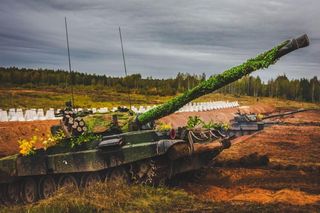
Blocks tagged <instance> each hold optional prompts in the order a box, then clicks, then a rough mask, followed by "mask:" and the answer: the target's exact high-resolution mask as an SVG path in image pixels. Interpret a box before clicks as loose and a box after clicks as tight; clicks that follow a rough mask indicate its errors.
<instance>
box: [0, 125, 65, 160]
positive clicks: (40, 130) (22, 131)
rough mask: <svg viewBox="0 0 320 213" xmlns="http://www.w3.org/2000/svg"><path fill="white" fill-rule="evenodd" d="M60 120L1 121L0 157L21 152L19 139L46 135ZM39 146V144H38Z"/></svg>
mask: <svg viewBox="0 0 320 213" xmlns="http://www.w3.org/2000/svg"><path fill="white" fill-rule="evenodd" d="M58 123H59V121H57V120H51V121H32V122H30V121H25V122H0V157H1V156H6V155H11V154H15V153H18V152H19V145H18V140H19V139H27V140H30V139H31V137H32V136H34V135H36V136H38V137H45V136H46V135H47V134H48V133H49V132H50V127H51V126H52V125H56V124H58ZM36 146H37V147H39V144H36Z"/></svg>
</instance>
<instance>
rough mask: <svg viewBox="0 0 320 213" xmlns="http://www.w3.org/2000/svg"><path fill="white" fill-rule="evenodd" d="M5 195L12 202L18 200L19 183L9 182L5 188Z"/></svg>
mask: <svg viewBox="0 0 320 213" xmlns="http://www.w3.org/2000/svg"><path fill="white" fill-rule="evenodd" d="M5 193H6V195H5V196H6V197H7V198H8V201H9V202H10V203H12V204H17V203H19V202H20V184H19V183H17V182H13V183H9V184H8V186H7V189H6V192H5Z"/></svg>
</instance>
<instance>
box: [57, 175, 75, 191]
mask: <svg viewBox="0 0 320 213" xmlns="http://www.w3.org/2000/svg"><path fill="white" fill-rule="evenodd" d="M58 185H59V187H68V188H69V187H70V188H71V189H75V190H77V189H78V182H77V180H76V179H75V177H73V176H72V175H63V176H62V177H61V178H60V179H59V184H58Z"/></svg>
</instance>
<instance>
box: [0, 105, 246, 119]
mask: <svg viewBox="0 0 320 213" xmlns="http://www.w3.org/2000/svg"><path fill="white" fill-rule="evenodd" d="M239 106H240V105H239V103H238V101H234V102H228V101H215V102H213V101H210V102H196V103H188V104H186V105H185V106H183V107H182V108H181V109H179V110H178V111H177V112H176V113H179V112H203V111H211V110H219V109H225V108H233V107H239ZM123 107H124V108H127V107H126V106H123ZM155 107H156V105H153V106H139V107H136V106H133V105H132V106H131V110H132V111H133V112H135V113H144V112H147V111H148V110H150V109H153V108H155ZM117 109H118V108H117V107H113V108H112V109H111V110H110V111H112V112H114V111H116V110H117ZM81 110H83V109H82V108H78V109H76V111H81ZM89 110H90V109H89ZM91 110H92V112H93V113H107V112H109V109H108V108H107V107H102V108H99V109H96V108H92V109H91ZM55 112H56V113H59V112H60V109H57V110H55V109H53V108H50V109H48V110H47V111H46V113H44V110H43V109H37V110H36V109H28V110H25V113H23V110H22V109H14V108H11V109H9V111H8V112H7V111H6V110H1V109H0V122H7V121H36V120H54V119H60V118H59V117H55Z"/></svg>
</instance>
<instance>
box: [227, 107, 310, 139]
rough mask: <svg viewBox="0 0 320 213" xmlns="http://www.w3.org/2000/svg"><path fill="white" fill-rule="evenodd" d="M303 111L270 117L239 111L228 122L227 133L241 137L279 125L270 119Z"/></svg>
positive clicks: (302, 110)
mask: <svg viewBox="0 0 320 213" xmlns="http://www.w3.org/2000/svg"><path fill="white" fill-rule="evenodd" d="M304 111H306V110H305V109H298V110H295V111H290V112H284V113H277V114H271V115H262V114H255V113H250V114H246V113H241V112H240V111H239V112H238V113H236V115H235V116H234V118H233V119H232V120H231V121H230V128H229V131H228V133H229V134H233V135H235V136H242V135H248V134H252V133H254V132H257V131H260V130H263V129H264V127H266V126H270V125H274V124H278V125H279V124H281V122H279V121H271V120H270V119H275V118H282V117H285V116H289V115H293V114H296V113H299V112H304Z"/></svg>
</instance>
